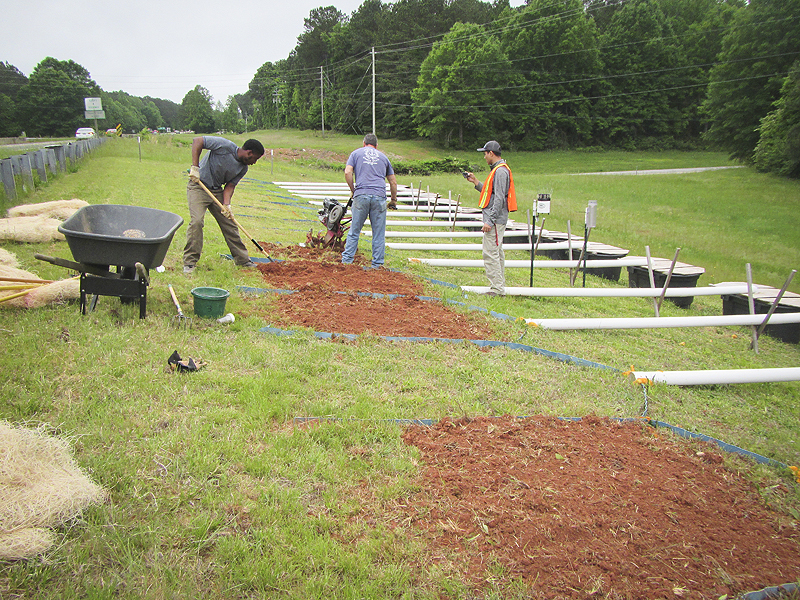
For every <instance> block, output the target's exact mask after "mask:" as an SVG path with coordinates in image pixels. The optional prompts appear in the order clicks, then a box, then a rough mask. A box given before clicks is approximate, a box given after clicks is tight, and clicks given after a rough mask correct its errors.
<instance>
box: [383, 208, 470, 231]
mask: <svg viewBox="0 0 800 600" xmlns="http://www.w3.org/2000/svg"><path fill="white" fill-rule="evenodd" d="M458 216H459V217H464V218H470V217H469V215H462V214H461V213H460V212H459V213H458ZM480 224H481V222H480V220H478V219H476V220H474V221H456V222H455V226H456V227H478V226H479V225H480ZM386 226H387V227H445V226H447V227H453V221H445V222H442V221H441V220H439V221H400V220H395V219H387V220H386Z"/></svg>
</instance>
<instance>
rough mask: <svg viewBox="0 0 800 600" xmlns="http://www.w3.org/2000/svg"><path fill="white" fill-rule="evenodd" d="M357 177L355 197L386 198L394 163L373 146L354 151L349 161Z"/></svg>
mask: <svg viewBox="0 0 800 600" xmlns="http://www.w3.org/2000/svg"><path fill="white" fill-rule="evenodd" d="M347 164H348V165H350V166H352V167H353V174H354V176H355V182H356V184H355V187H356V190H355V192H354V194H353V195H354V196H366V195H370V196H383V197H384V198H386V178H387V177H388V176H389V175H394V169H392V163H390V162H389V159H388V158H386V155H385V154H384V153H383V152H381V151H380V150H378V149H376V148H373V147H372V146H363V147H361V148H358V149H357V150H353V152H352V153H351V154H350V157H349V158H348V159H347Z"/></svg>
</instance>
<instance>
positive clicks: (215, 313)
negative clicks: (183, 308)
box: [192, 287, 231, 319]
mask: <svg viewBox="0 0 800 600" xmlns="http://www.w3.org/2000/svg"><path fill="white" fill-rule="evenodd" d="M230 295H231V293H230V292H229V291H228V290H223V289H221V288H215V287H197V288H194V289H193V290H192V298H193V299H194V314H196V315H197V316H198V317H210V318H213V319H218V318H219V317H221V316H222V315H224V314H225V302H227V300H228V296H230Z"/></svg>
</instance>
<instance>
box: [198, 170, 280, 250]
mask: <svg viewBox="0 0 800 600" xmlns="http://www.w3.org/2000/svg"><path fill="white" fill-rule="evenodd" d="M197 183H198V184H199V185H200V187H201V188H203V189H204V190H205V192H206V194H208V195H209V196H211V199H212V200H213V201H214V202H216V203H217V206H219V207H220V208H224V206H223V205H222V202H220V201H219V200H218V199H217V197H216V196H215V195H214V194H212V193H211V190H209V189H208V188H207V187H206V184H205V183H203V182H202V181H200V180H199V179H198V180H197ZM231 221H233V222H234V223H236V226H237V227H238V228H239V229H240V230H241V232H242V233H243V234H245V235H246V236H247V237H248V238H249V239H250V241H251V242H253V243H254V244H255V245H256V248H258V249H259V250H261V252H262V254H263V255H264V256H266V257H267V258H268V259H269V262H273V260H272V258H271V257H270V255H269V254H267V251H266V250H264V248H262V247H261V244H259V243H258V242H257V241H256V239H255V238H254V237H253V236H252V235H250V234H249V233H247V231H246V230H245V228H244V227H242V225H241V224H240V223H239V221H237V220H236V218H235V217H234V216H233V215H232V214H231Z"/></svg>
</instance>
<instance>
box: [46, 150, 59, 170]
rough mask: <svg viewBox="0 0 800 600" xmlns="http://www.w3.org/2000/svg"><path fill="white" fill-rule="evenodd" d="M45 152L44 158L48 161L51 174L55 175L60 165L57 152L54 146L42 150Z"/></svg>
mask: <svg viewBox="0 0 800 600" xmlns="http://www.w3.org/2000/svg"><path fill="white" fill-rule="evenodd" d="M42 152H43V153H44V160H45V162H46V163H47V168H48V169H49V170H50V174H51V175H55V174H56V171H57V170H58V167H57V166H56V153H55V150H53V149H52V148H45V149H44V150H42Z"/></svg>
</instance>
